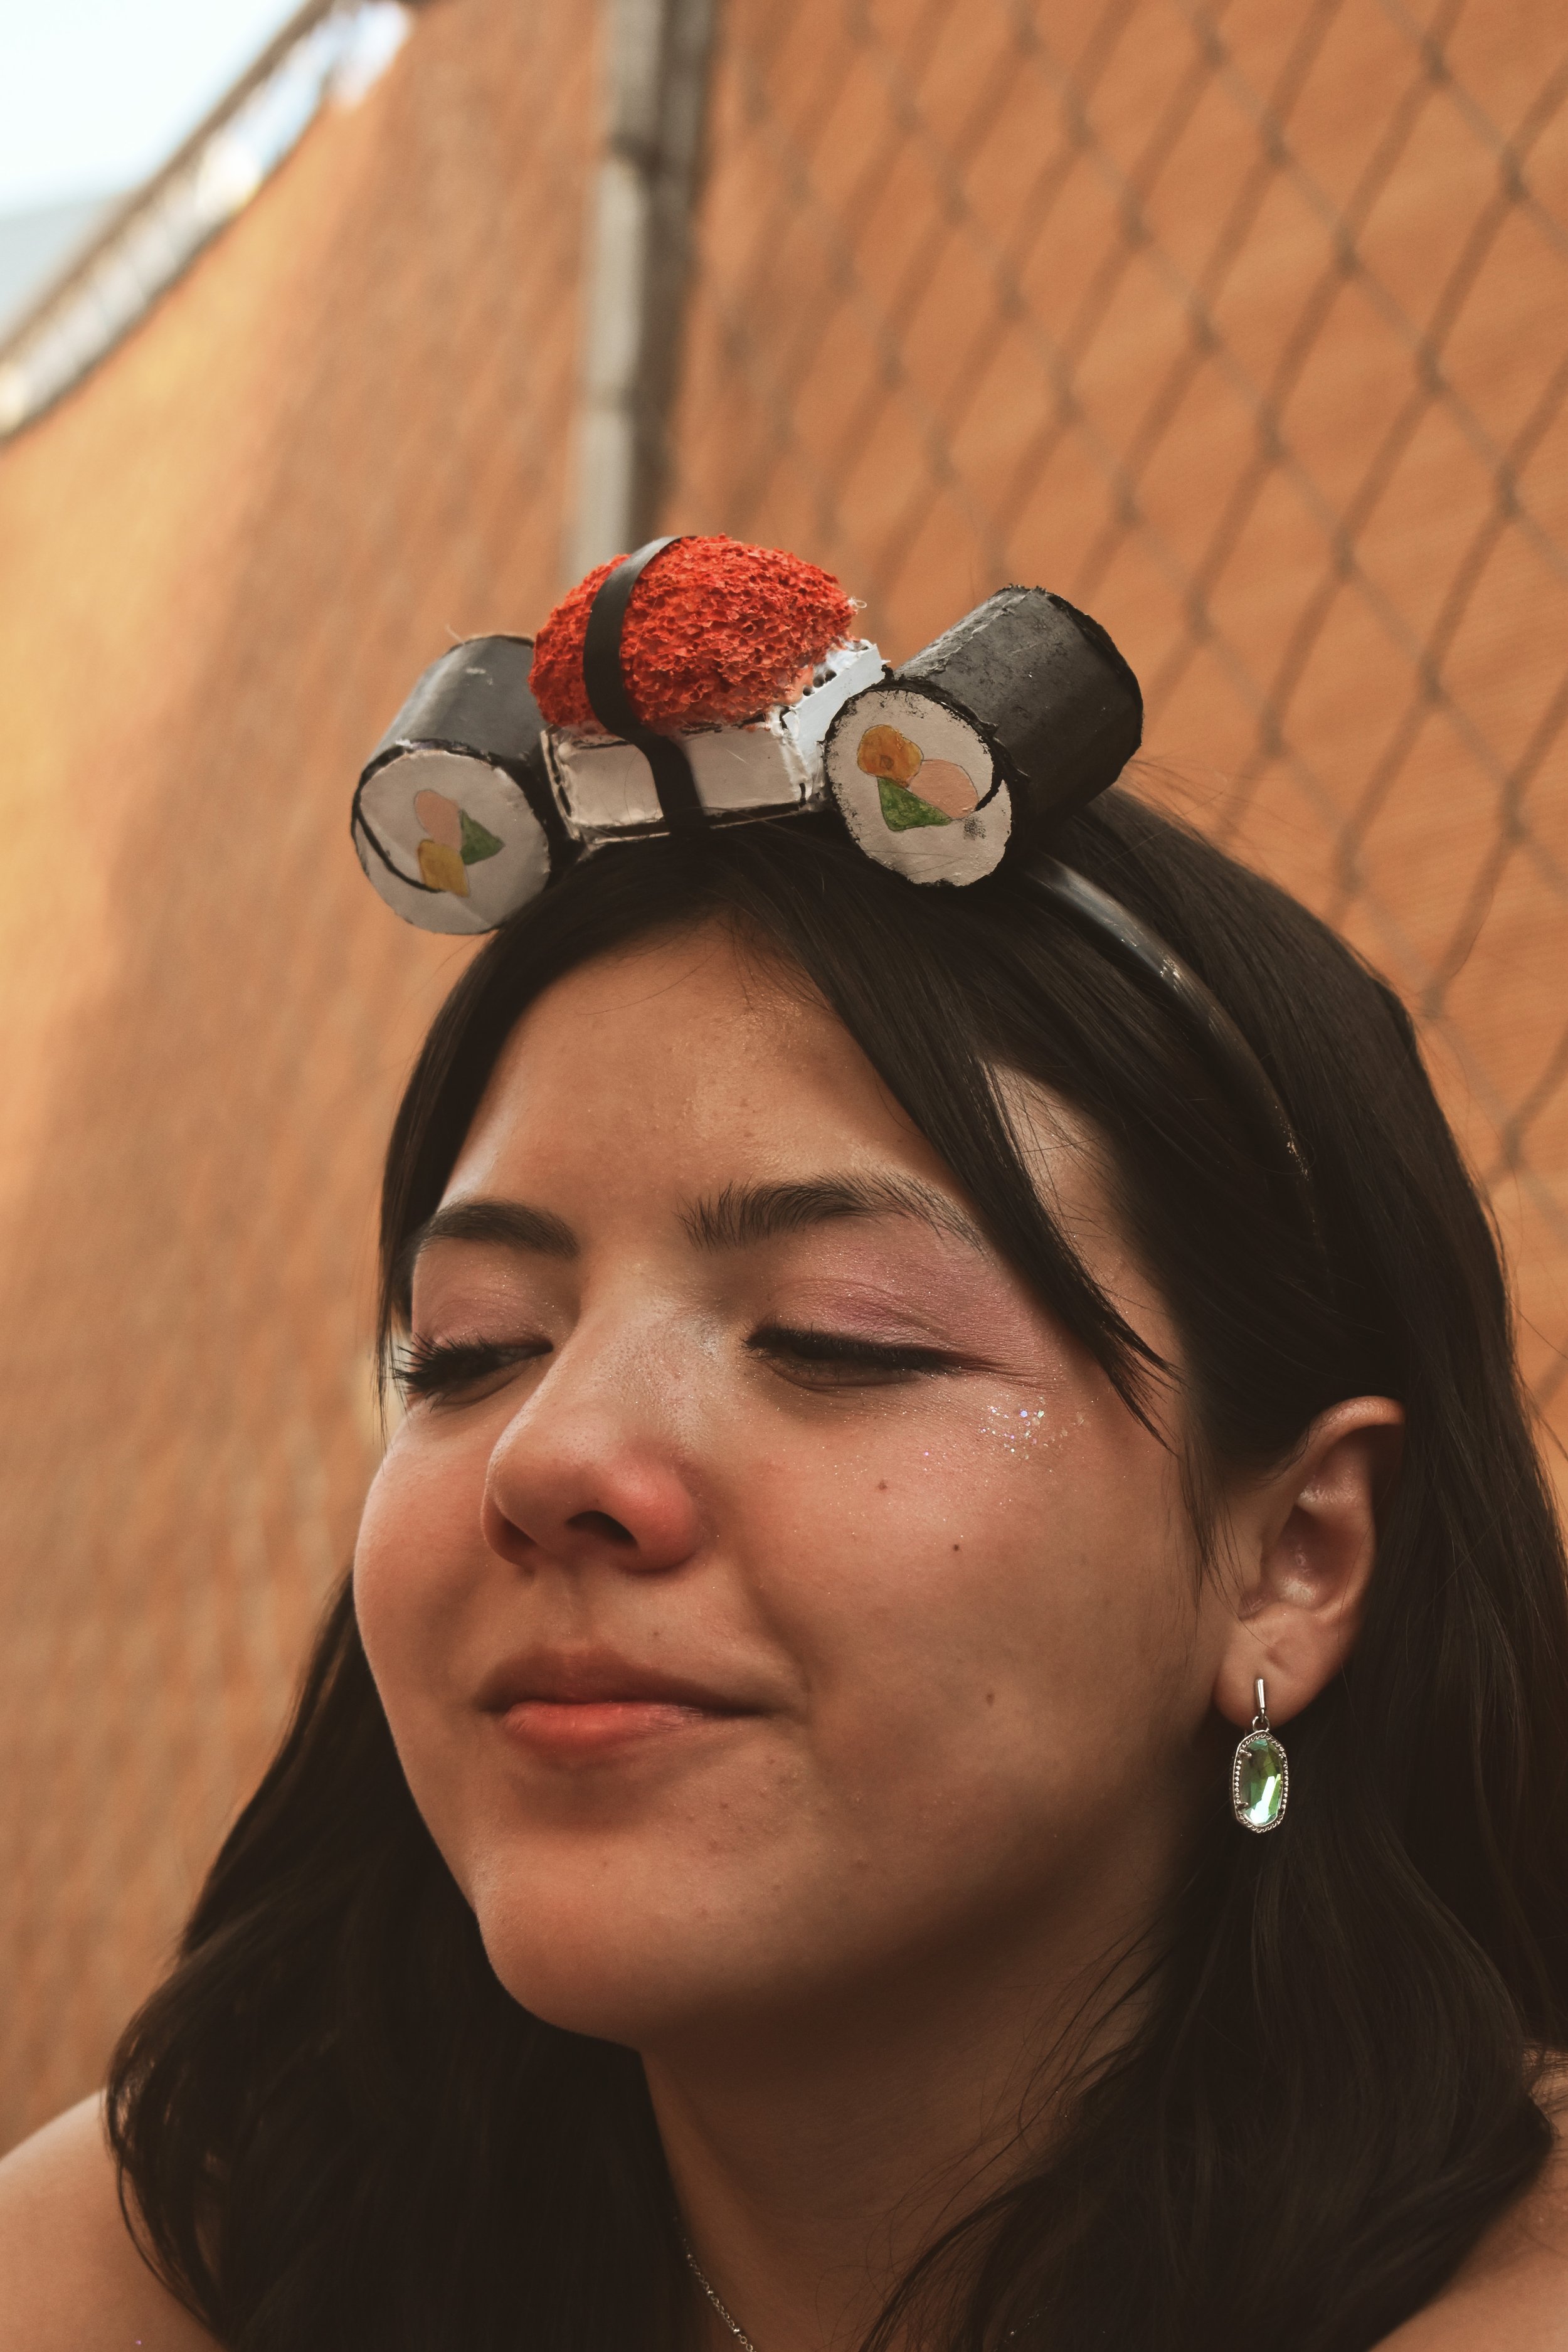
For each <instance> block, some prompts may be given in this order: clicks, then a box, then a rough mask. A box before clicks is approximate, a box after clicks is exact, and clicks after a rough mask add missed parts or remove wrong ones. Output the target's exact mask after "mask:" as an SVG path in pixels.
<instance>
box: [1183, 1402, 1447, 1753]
mask: <svg viewBox="0 0 1568 2352" xmlns="http://www.w3.org/2000/svg"><path fill="white" fill-rule="evenodd" d="M1404 1427H1405V1414H1404V1412H1403V1410H1402V1409H1401V1407H1400V1406H1398V1405H1397V1404H1395V1403H1394V1401H1393V1399H1392V1398H1391V1397H1350V1398H1348V1399H1347V1400H1346V1401H1345V1402H1344V1403H1342V1404H1336V1405H1333V1406H1331V1408H1330V1410H1329V1411H1328V1412H1325V1413H1321V1414H1320V1415H1319V1417H1318V1419H1317V1420H1316V1421H1315V1422H1314V1423H1312V1425H1311V1427H1310V1430H1309V1431H1308V1432H1307V1436H1306V1441H1305V1443H1304V1444H1302V1445H1301V1446H1300V1448H1299V1449H1298V1451H1297V1452H1296V1453H1295V1454H1292V1456H1291V1458H1290V1460H1289V1464H1288V1465H1286V1466H1285V1467H1284V1468H1283V1469H1282V1470H1279V1471H1278V1472H1276V1473H1275V1474H1274V1475H1271V1476H1270V1477H1268V1478H1267V1479H1264V1480H1262V1481H1261V1482H1260V1483H1258V1485H1256V1486H1249V1487H1247V1489H1245V1490H1244V1492H1243V1493H1242V1494H1241V1495H1240V1496H1238V1497H1237V1499H1236V1500H1235V1501H1234V1502H1233V1505H1232V1507H1231V1511H1230V1515H1229V1516H1230V1537H1231V1544H1232V1552H1233V1557H1234V1559H1236V1561H1237V1570H1238V1575H1239V1583H1238V1587H1237V1591H1236V1594H1235V1615H1234V1619H1233V1622H1232V1623H1231V1625H1230V1628H1229V1630H1228V1633H1227V1634H1226V1641H1225V1646H1224V1649H1223V1652H1222V1654H1221V1658H1220V1664H1219V1671H1218V1673H1217V1675H1216V1676H1215V1692H1214V1699H1215V1706H1216V1707H1217V1708H1218V1709H1219V1712H1220V1714H1221V1715H1222V1716H1224V1717H1226V1719H1227V1721H1229V1722H1231V1723H1234V1724H1237V1725H1244V1724H1247V1723H1249V1722H1250V1721H1251V1719H1252V1716H1253V1712H1254V1706H1255V1699H1254V1693H1253V1685H1254V1683H1255V1682H1256V1681H1257V1679H1258V1676H1259V1675H1261V1676H1262V1678H1263V1681H1264V1684H1265V1686H1266V1688H1267V1692H1268V1715H1269V1720H1270V1721H1271V1722H1273V1723H1277V1724H1279V1723H1288V1722H1289V1719H1290V1717H1292V1716H1293V1715H1299V1714H1300V1711H1301V1709H1302V1708H1303V1707H1304V1706H1308V1705H1310V1702H1311V1701H1312V1700H1313V1699H1315V1698H1316V1697H1317V1696H1318V1693H1319V1692H1320V1691H1321V1689H1322V1688H1323V1686H1324V1685H1325V1684H1326V1683H1327V1682H1328V1681H1330V1679H1331V1677H1332V1676H1333V1675H1336V1674H1337V1673H1338V1672H1339V1670H1340V1668H1341V1667H1342V1665H1343V1664H1344V1662H1345V1660H1346V1659H1347V1658H1348V1657H1349V1655H1350V1654H1351V1651H1352V1648H1353V1646H1354V1643H1355V1638H1356V1635H1357V1633H1359V1632H1360V1631H1361V1619H1362V1608H1363V1602H1364V1600H1365V1597H1366V1588H1367V1584H1368V1581H1369V1580H1370V1578H1371V1575H1372V1570H1373V1561H1374V1560H1375V1559H1376V1557H1377V1515H1378V1511H1379V1508H1380V1507H1381V1505H1382V1503H1383V1501H1384V1497H1385V1496H1386V1495H1387V1493H1388V1490H1389V1488H1390V1487H1391V1486H1392V1485H1393V1482H1394V1475H1395V1473H1396V1471H1397V1470H1398V1467H1399V1454H1400V1446H1401V1442H1402V1436H1403V1432H1404Z"/></svg>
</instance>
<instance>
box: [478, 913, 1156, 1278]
mask: <svg viewBox="0 0 1568 2352" xmlns="http://www.w3.org/2000/svg"><path fill="white" fill-rule="evenodd" d="M887 1017H889V1018H890V1019H892V1020H895V1021H896V1020H897V1019H898V1018H899V1017H900V1015H899V1010H898V1006H897V1004H896V1003H895V1004H893V1005H892V1006H891V1007H890V1008H889V1012H888V1016H887ZM1000 1093H1001V1095H1002V1097H1003V1099H1004V1102H1005V1107H1006V1112H1007V1116H1008V1118H1009V1119H1010V1122H1011V1125H1012V1128H1013V1130H1014V1133H1015V1135H1016V1139H1017V1142H1018V1145H1019V1148H1020V1150H1021V1153H1022V1155H1023V1158H1024V1160H1025V1162H1026V1166H1027V1168H1028V1170H1029V1172H1030V1175H1031V1177H1032V1179H1033V1181H1034V1182H1035V1184H1036V1186H1037V1189H1038V1190H1039V1191H1040V1192H1042V1193H1043V1195H1044V1196H1045V1197H1046V1199H1047V1201H1048V1202H1049V1204H1050V1206H1051V1208H1052V1210H1053V1211H1054V1212H1055V1213H1056V1214H1057V1215H1058V1218H1059V1219H1060V1221H1061V1222H1062V1223H1063V1224H1064V1225H1065V1226H1066V1227H1067V1228H1068V1230H1069V1231H1070V1232H1072V1233H1073V1234H1074V1235H1075V1238H1076V1239H1077V1240H1078V1242H1079V1245H1080V1246H1082V1247H1085V1249H1086V1254H1087V1255H1089V1257H1091V1258H1092V1259H1096V1260H1100V1261H1102V1264H1103V1270H1105V1271H1109V1260H1110V1259H1120V1258H1121V1256H1122V1255H1123V1252H1124V1246H1125V1244H1124V1239H1123V1237H1122V1236H1121V1234H1120V1231H1119V1223H1120V1221H1119V1220H1117V1219H1116V1218H1115V1217H1114V1215H1113V1214H1112V1213H1111V1212H1110V1207H1109V1187H1108V1185H1107V1183H1106V1181H1105V1170H1104V1167H1103V1163H1102V1157H1101V1152H1100V1146H1099V1144H1098V1141H1097V1139H1095V1138H1094V1137H1093V1135H1092V1134H1091V1133H1090V1132H1089V1130H1088V1129H1086V1128H1085V1126H1084V1124H1083V1123H1082V1122H1081V1121H1080V1120H1079V1118H1078V1117H1077V1116H1076V1114H1075V1113H1074V1112H1073V1111H1072V1110H1071V1109H1070V1108H1068V1106H1067V1105H1065V1104H1063V1103H1062V1102H1061V1101H1060V1100H1059V1099H1058V1097H1055V1096H1053V1095H1052V1094H1050V1093H1049V1091H1048V1090H1047V1089H1046V1088H1044V1087H1039V1086H1037V1085H1036V1084H1034V1083H1032V1082H1027V1081H1024V1080H1022V1079H1017V1078H1016V1077H1013V1076H1010V1075H1008V1074H1006V1073H1004V1074H1002V1077H1001V1084H1000ZM824 1171H833V1173H834V1174H835V1175H839V1176H849V1177H861V1176H865V1177H868V1178H870V1179H872V1180H873V1181H875V1180H876V1179H877V1178H879V1177H884V1176H889V1175H891V1176H894V1177H898V1178H913V1179H914V1180H915V1181H917V1182H918V1183H919V1184H920V1185H921V1187H922V1188H923V1189H925V1190H926V1191H928V1192H931V1193H938V1194H942V1195H944V1196H945V1197H946V1198H947V1199H948V1200H949V1201H951V1202H953V1203H954V1204H955V1205H956V1206H957V1207H958V1208H959V1209H960V1210H961V1212H963V1213H966V1214H967V1215H969V1216H970V1217H973V1214H974V1212H975V1207H976V1204H975V1202H973V1200H972V1199H971V1198H970V1197H969V1196H968V1195H967V1194H966V1192H964V1189H963V1185H962V1183H961V1182H960V1181H959V1180H958V1179H957V1178H956V1177H955V1175H954V1174H953V1171H952V1170H951V1169H950V1168H949V1166H948V1165H947V1163H946V1161H945V1160H942V1157H941V1155H940V1154H939V1153H938V1152H937V1150H935V1148H934V1147H933V1146H932V1145H931V1142H930V1141H929V1140H928V1139H927V1138H926V1136H925V1135H924V1134H923V1133H922V1132H921V1129H920V1128H919V1127H918V1126H917V1125H916V1124H915V1121H914V1120H913V1119H912V1118H910V1115H909V1113H908V1112H906V1111H905V1110H904V1109H903V1108H902V1107H901V1105H900V1103H899V1102H898V1101H897V1100H896V1099H895V1098H894V1097H893V1096H892V1094H891V1093H890V1092H889V1088H888V1087H886V1086H885V1085H884V1084H883V1082H882V1080H881V1079H880V1077H879V1076H878V1073H877V1071H876V1070H875V1068H874V1067H873V1066H872V1065H871V1063H870V1062H869V1060H868V1058H867V1056H866V1055H865V1054H864V1053H863V1052H862V1051H861V1049H860V1047H859V1045H858V1044H857V1043H856V1041H855V1039H854V1038H853V1037H852V1036H851V1035H850V1034H849V1033H848V1031H847V1029H846V1028H845V1027H844V1025H843V1024H842V1023H841V1022H840V1021H839V1020H838V1019H837V1015H836V1014H835V1013H833V1012H832V1011H831V1010H830V1009H829V1008H828V1006H827V1005H826V1003H824V1001H823V999H822V997H821V996H820V995H819V994H818V992H816V989H815V987H814V986H813V984H812V982H810V980H809V979H808V978H807V977H806V975H805V973H804V972H802V971H800V970H799V969H798V967H795V966H794V965H791V964H788V963H786V962H785V961H784V960H783V959H781V958H780V957H778V956H777V955H775V954H773V953H772V952H770V951H769V950H767V949H765V948H764V947H763V946H761V945H759V944H757V943H754V942H753V941H752V940H749V939H746V938H744V937H737V936H736V934H735V933H734V932H733V931H732V930H731V928H730V927H729V926H728V925H726V924H723V923H721V922H713V923H710V924H705V925H702V926H700V927H698V928H694V929H689V930H686V931H682V932H679V933H677V934H674V935H668V936H662V937H658V938H656V939H652V940H647V941H645V942H641V943H639V944H638V945H637V946H636V947H633V948H628V949H625V950H617V951H616V952H615V953H614V954H610V955H605V956H600V957H596V958H595V959H594V960H593V961H590V962H587V963H584V964H582V965H580V966H579V967H578V968H577V969H576V970H575V971H572V972H570V973H568V974H567V975H566V976H565V977H564V978H563V979H562V980H560V981H558V982H555V983H554V984H553V985H552V987H550V988H549V989H547V990H546V991H545V992H543V993H542V995H541V996H540V997H539V998H538V999H537V1000H536V1001H535V1003H533V1004H532V1005H531V1006H530V1007H529V1009H528V1010H527V1012H526V1013H524V1014H523V1015H522V1017H521V1019H520V1020H519V1022H518V1024H517V1025H516V1027H515V1028H514V1029H513V1031H512V1034H511V1035H510V1038H509V1039H508V1041H507V1044H506V1045H505V1047H504V1048H503V1050H502V1052H501V1054H500V1057H499V1059H498V1061H497V1064H496V1066H495V1069H494V1071H493V1073H492V1075H491V1077H490V1081H489V1086H488V1087H487V1089H486V1092H485V1095H484V1097H483V1099H482V1101H481V1103H480V1106H479V1111H478V1113H477V1115H476V1117H475V1119H474V1122H473V1125H472V1127H471V1128H470V1129H469V1132H468V1137H467V1139H466V1140H465V1143H464V1145H463V1148H462V1150H461V1152H460V1153H459V1155H458V1160H457V1163H456V1165H455V1166H454V1168H453V1171H452V1174H451V1177H450V1179H449V1180H448V1182H447V1189H446V1192H445V1195H444V1198H445V1200H446V1202H462V1201H465V1200H469V1199H474V1198H479V1197H489V1196H495V1197H510V1198H520V1197H521V1198H526V1199H533V1200H540V1201H544V1200H546V1199H548V1201H549V1202H550V1203H551V1205H552V1207H553V1208H555V1209H557V1210H558V1211H559V1212H560V1213H563V1215H564V1216H565V1217H567V1218H568V1219H569V1220H571V1221H572V1222H574V1223H576V1222H577V1220H578V1217H579V1213H584V1214H585V1213H587V1212H588V1211H589V1209H590V1208H593V1207H601V1208H602V1207H604V1206H605V1205H607V1204H609V1203H611V1202H614V1203H615V1204H616V1208H617V1210H620V1211H624V1210H626V1209H634V1210H635V1208H636V1207H637V1205H638V1204H646V1205H647V1207H648V1208H649V1209H650V1210H654V1211H656V1212H658V1213H664V1212H666V1211H668V1209H669V1208H670V1207H671V1206H672V1205H674V1204H675V1203H676V1202H691V1201H693V1200H697V1199H700V1198H701V1197H703V1196H705V1195H712V1194H714V1193H716V1192H721V1191H722V1190H723V1189H724V1188H725V1187H726V1186H728V1185H731V1184H747V1183H759V1182H760V1183H780V1182H782V1183H789V1182H792V1181H812V1180H814V1179H816V1178H817V1177H818V1176H820V1175H821V1174H822V1173H823V1172H824ZM981 1222H982V1223H984V1216H983V1215H982V1218H981Z"/></svg>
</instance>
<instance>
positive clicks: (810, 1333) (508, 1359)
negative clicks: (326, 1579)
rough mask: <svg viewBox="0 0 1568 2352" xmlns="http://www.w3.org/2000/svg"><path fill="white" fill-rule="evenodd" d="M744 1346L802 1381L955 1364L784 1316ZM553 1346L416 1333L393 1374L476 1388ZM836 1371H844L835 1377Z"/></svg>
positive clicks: (419, 1383)
mask: <svg viewBox="0 0 1568 2352" xmlns="http://www.w3.org/2000/svg"><path fill="white" fill-rule="evenodd" d="M746 1348H747V1352H748V1353H749V1354H751V1355H753V1356H760V1357H761V1358H763V1360H764V1361H766V1362H771V1363H773V1364H774V1365H775V1366H777V1367H779V1368H780V1369H781V1370H782V1369H783V1366H784V1364H786V1363H788V1364H790V1365H792V1366H793V1367H794V1370H793V1373H791V1372H785V1373H784V1378H785V1379H789V1378H792V1377H793V1378H795V1380H796V1381H797V1383H801V1384H804V1385H820V1386H822V1387H829V1386H833V1387H843V1388H857V1387H866V1388H869V1387H874V1386H876V1385H878V1384H879V1382H881V1381H895V1380H898V1379H900V1378H903V1379H910V1378H918V1377H919V1376H920V1375H921V1374H922V1373H925V1374H930V1373H933V1372H951V1371H952V1370H955V1366H954V1363H953V1360H952V1358H951V1357H950V1356H945V1355H943V1354H942V1352H941V1350H940V1349H935V1348H910V1347H898V1346H895V1345H892V1344H890V1343H889V1342H886V1341H883V1340H879V1339H856V1338H854V1337H853V1336H852V1335H850V1334H849V1333H847V1332H843V1331H818V1330H814V1329H811V1328H805V1327H796V1326H795V1325H791V1324H785V1323H764V1324H763V1326H762V1327H761V1328H760V1329H758V1330H756V1331H753V1332H752V1336H751V1338H750V1339H748V1340H747V1342H746ZM550 1353H551V1348H550V1343H549V1341H548V1340H545V1339H520V1340H513V1341H510V1342H502V1341H496V1340H489V1339H423V1338H421V1337H420V1336H419V1335H418V1334H417V1333H416V1335H415V1336H414V1337H413V1338H412V1339H407V1340H405V1341H404V1342H403V1344H402V1345H401V1346H400V1348H399V1349H398V1350H397V1353H396V1355H395V1359H394V1361H393V1367H392V1378H393V1381H394V1383H395V1386H396V1387H397V1389H398V1390H399V1391H400V1392H401V1394H402V1396H403V1398H404V1400H405V1402H408V1403H413V1402H416V1401H417V1400H419V1399H422V1398H426V1397H431V1398H435V1399H436V1400H437V1401H440V1400H442V1399H444V1398H450V1397H453V1396H456V1395H458V1393H459V1392H460V1391H462V1390H465V1389H472V1388H477V1387H478V1386H479V1382H480V1381H485V1380H489V1379H490V1378H491V1377H492V1376H493V1375H494V1374H495V1373H497V1372H501V1371H508V1370H510V1369H511V1368H512V1367H513V1366H514V1365H516V1364H523V1363H531V1362H535V1361H537V1360H539V1359H540V1358H541V1357H543V1356H547V1355H549V1354H550ZM857 1373H858V1374H859V1375H860V1377H859V1379H858V1380H857V1379H856V1378H855V1375H856V1374H857ZM836 1374H837V1375H839V1376H841V1377H839V1378H837V1379H835V1375H836ZM813 1375H816V1379H815V1381H814V1380H813ZM803 1376H804V1378H803Z"/></svg>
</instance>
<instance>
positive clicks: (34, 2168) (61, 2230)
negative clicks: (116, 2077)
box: [0, 2098, 213, 2352]
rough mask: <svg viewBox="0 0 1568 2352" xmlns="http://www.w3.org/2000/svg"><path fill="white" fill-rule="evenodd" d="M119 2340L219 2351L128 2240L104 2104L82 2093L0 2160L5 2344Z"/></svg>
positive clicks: (39, 2348) (0, 2350) (68, 2348)
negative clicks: (105, 2132) (106, 2132)
mask: <svg viewBox="0 0 1568 2352" xmlns="http://www.w3.org/2000/svg"><path fill="white" fill-rule="evenodd" d="M121 2345H123V2346H124V2347H126V2352H132V2347H135V2346H137V2345H141V2346H142V2347H143V2352H213V2338H212V2337H211V2336H209V2335H208V2334H207V2333H206V2331H205V2329H204V2328H201V2327H198V2326H197V2325H196V2323H195V2320H194V2319H193V2318H192V2317H191V2316H190V2315H189V2313H188V2312H185V2311H183V2310H182V2309H181V2308H180V2305H178V2304H177V2303H176V2302H175V2301H174V2297H173V2295H171V2294H169V2293H168V2292H167V2290H166V2289H165V2288H163V2287H162V2286H160V2285H159V2284H158V2282H157V2280H156V2279H155V2278H154V2277H153V2274H152V2273H151V2271H149V2270H148V2268H147V2266H146V2264H145V2263H143V2262H142V2257H141V2256H140V2254H138V2252H137V2251H136V2249H135V2247H134V2245H133V2244H132V2241H131V2236H130V2232H129V2231H127V2229H126V2227H125V2224H124V2221H122V2220H121V2213H120V2201H119V2199H118V2197H117V2196H116V2193H115V2180H114V2162H113V2158H111V2157H110V2152H109V2145H108V2142H107V2141H106V2139H105V2138H104V2135H103V2120H102V2114H101V2109H100V2102H99V2101H98V2100H97V2099H96V2098H92V2099H84V2100H83V2101H82V2103H81V2105H79V2106H77V2107H72V2108H70V2109H69V2110H68V2113H67V2114H65V2115H63V2116H57V2117H56V2119H55V2121H54V2122H53V2123H52V2124H46V2125H45V2126H44V2128H43V2130H42V2131H40V2132H35V2133H34V2135H33V2137H32V2138H31V2139H28V2140H24V2141H23V2143H22V2145H21V2147H17V2148H14V2149H13V2150H12V2152H11V2154H10V2155H9V2156H8V2157H6V2158H5V2160H4V2162H3V2163H0V2352H89V2347H90V2352H119V2347H121Z"/></svg>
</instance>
